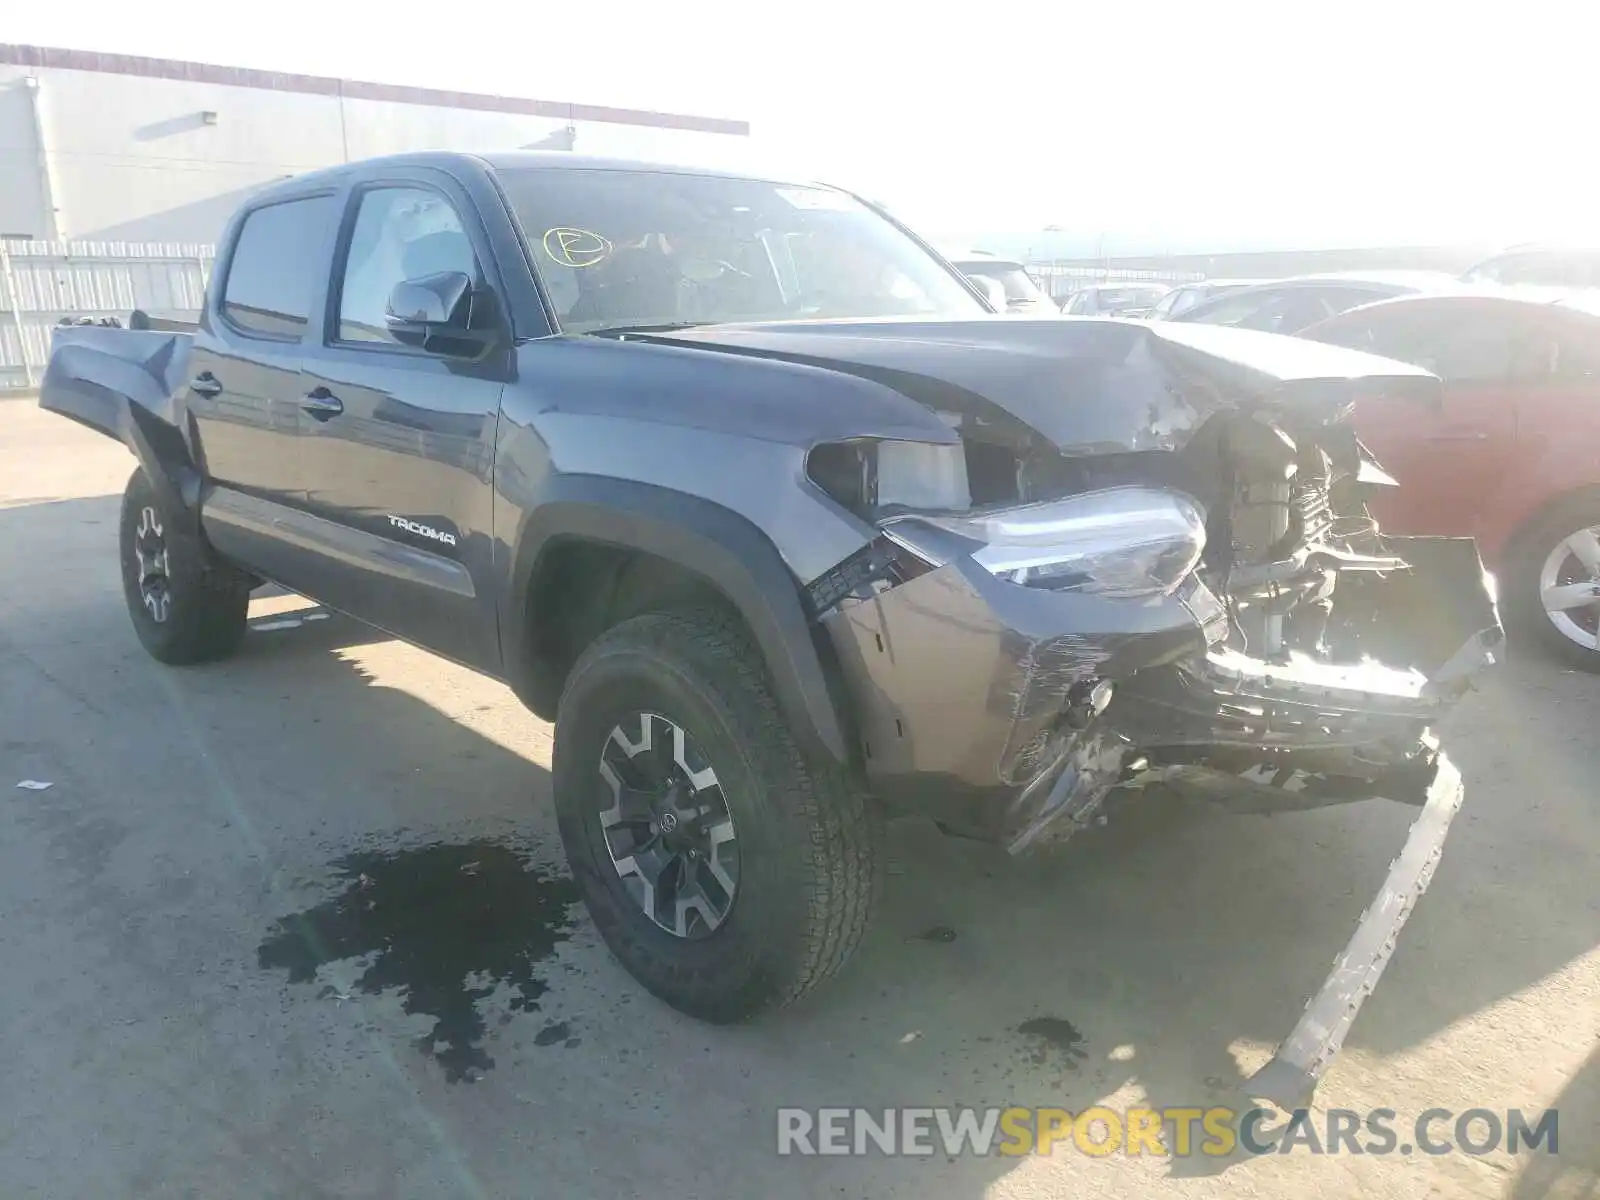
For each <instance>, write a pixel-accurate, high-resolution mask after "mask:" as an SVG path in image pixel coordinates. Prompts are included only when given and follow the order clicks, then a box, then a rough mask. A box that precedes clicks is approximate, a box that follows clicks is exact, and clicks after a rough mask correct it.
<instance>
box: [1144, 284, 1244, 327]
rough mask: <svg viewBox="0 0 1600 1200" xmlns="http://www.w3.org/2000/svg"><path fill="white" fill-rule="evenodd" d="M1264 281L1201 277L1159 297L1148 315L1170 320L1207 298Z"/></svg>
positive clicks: (1210, 298) (1223, 294) (1161, 319)
mask: <svg viewBox="0 0 1600 1200" xmlns="http://www.w3.org/2000/svg"><path fill="white" fill-rule="evenodd" d="M1265 282H1267V281H1266V280H1264V279H1202V280H1200V281H1198V282H1196V283H1185V284H1182V285H1180V286H1178V287H1175V288H1173V289H1172V290H1171V291H1170V292H1168V293H1167V294H1166V295H1165V296H1163V297H1161V300H1160V302H1159V303H1158V304H1156V306H1155V307H1154V308H1152V309H1151V310H1150V316H1151V317H1152V318H1153V319H1155V320H1157V321H1166V320H1170V319H1171V318H1173V317H1175V316H1177V315H1178V314H1179V313H1186V312H1188V311H1189V310H1190V309H1191V308H1194V307H1195V306H1196V305H1198V304H1204V303H1205V302H1206V301H1207V300H1215V299H1216V298H1217V297H1218V296H1226V295H1227V294H1228V293H1229V292H1237V291H1238V290H1240V289H1241V288H1247V287H1256V286H1258V285H1260V284H1262V283H1265Z"/></svg>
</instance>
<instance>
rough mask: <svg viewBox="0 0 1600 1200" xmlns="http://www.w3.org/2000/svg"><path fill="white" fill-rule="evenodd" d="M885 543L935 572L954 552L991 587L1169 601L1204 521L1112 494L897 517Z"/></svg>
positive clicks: (1155, 498) (1156, 493)
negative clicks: (994, 583) (987, 577)
mask: <svg viewBox="0 0 1600 1200" xmlns="http://www.w3.org/2000/svg"><path fill="white" fill-rule="evenodd" d="M882 528H883V532H884V535H885V536H886V537H888V538H890V539H891V540H892V541H894V542H896V543H898V544H899V545H901V546H903V547H905V548H906V549H908V550H910V551H912V552H913V553H915V554H917V555H919V556H920V557H923V558H925V559H927V560H928V561H930V562H933V563H935V565H940V564H942V562H945V561H948V560H949V559H950V558H952V557H955V555H956V554H957V553H966V554H970V555H971V557H972V559H973V561H974V562H976V563H977V564H978V565H979V566H981V567H983V568H984V569H985V570H987V571H989V572H990V573H991V574H993V575H994V576H995V578H997V579H1002V580H1005V581H1006V582H1008V583H1015V584H1021V585H1023V586H1026V587H1037V588H1048V589H1050V590H1053V591H1064V592H1089V593H1094V594H1096V595H1102V596H1114V597H1123V598H1133V597H1140V596H1155V595H1170V594H1171V593H1172V592H1173V591H1175V590H1176V589H1177V587H1178V585H1179V584H1180V583H1182V582H1183V580H1184V579H1185V578H1186V577H1187V576H1188V575H1189V573H1190V572H1191V571H1193V570H1194V568H1195V564H1197V563H1198V562H1199V561H1200V555H1201V552H1202V551H1203V550H1204V549H1205V544H1206V527H1205V514H1204V513H1203V512H1202V511H1201V509H1200V506H1199V505H1198V504H1196V503H1195V502H1194V501H1193V500H1191V499H1190V498H1189V497H1188V496H1185V495H1184V494H1183V493H1181V492H1174V491H1168V490H1166V489H1161V488H1149V487H1115V488H1106V489H1104V490H1102V491H1094V492H1084V493H1082V494H1080V495H1076V496H1067V497H1064V498H1062V499H1060V500H1047V501H1044V502H1041V503H1034V504H1026V505H1021V506H1019V507H1015V508H1006V509H996V510H992V511H990V512H986V513H971V514H952V515H923V514H917V515H915V516H912V515H906V516H899V517H891V518H889V519H888V520H886V521H884V522H883V525H882Z"/></svg>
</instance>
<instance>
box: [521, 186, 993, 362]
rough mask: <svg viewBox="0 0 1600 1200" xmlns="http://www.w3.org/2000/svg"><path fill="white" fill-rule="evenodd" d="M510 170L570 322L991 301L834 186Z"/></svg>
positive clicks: (527, 233) (604, 323) (565, 324)
mask: <svg viewBox="0 0 1600 1200" xmlns="http://www.w3.org/2000/svg"><path fill="white" fill-rule="evenodd" d="M500 180H501V183H502V186H503V187H504V190H505V193H506V196H507V198H508V199H509V201H510V203H511V208H512V211H513V212H514V214H515V215H516V218H517V221H518V222H519V223H520V224H521V226H522V232H523V236H524V237H525V238H526V240H527V244H528V248H529V250H530V252H531V254H532V256H533V259H534V262H535V265H536V266H537V268H538V272H539V276H540V278H541V280H542V281H543V283H544V286H545V291H546V293H547V295H548V296H549V298H550V301H551V303H552V305H553V306H554V308H555V310H556V313H557V315H558V317H559V318H560V321H561V326H562V328H563V330H565V331H567V332H573V333H588V332H595V331H599V330H606V329H612V328H627V327H632V326H640V325H684V324H702V323H714V322H726V321H771V320H785V319H804V318H851V317H888V316H919V317H974V316H980V315H982V314H983V313H984V312H985V311H986V310H985V309H984V307H983V305H982V304H981V303H980V302H979V301H978V299H977V298H976V297H975V296H973V295H972V293H971V292H970V291H968V290H967V288H966V286H965V285H964V284H963V283H962V282H961V281H960V280H959V279H957V278H956V277H955V276H953V275H952V274H951V273H950V272H949V271H947V270H946V269H945V267H944V266H943V264H942V263H940V261H939V260H938V259H936V258H934V257H933V256H932V255H930V254H928V253H927V252H926V251H924V250H923V249H922V248H921V247H920V246H918V245H917V244H916V243H915V242H914V241H912V240H911V239H909V238H907V237H906V236H905V235H904V234H903V233H901V232H900V231H899V230H898V229H897V228H895V226H894V225H892V224H891V223H889V222H888V221H885V220H884V219H883V218H882V217H880V216H878V214H877V213H875V212H873V211H872V210H871V209H869V208H867V207H866V206H864V205H862V204H860V203H859V202H858V201H856V200H854V199H852V198H851V197H850V196H848V195H846V194H845V193H843V192H838V191H834V190H832V189H829V188H816V187H795V186H790V185H785V184H777V183H769V182H764V181H759V180H750V179H733V178H724V177H719V176H708V175H688V174H678V173H675V172H670V171H646V170H590V169H542V170H541V169H527V170H507V171H502V172H501V173H500Z"/></svg>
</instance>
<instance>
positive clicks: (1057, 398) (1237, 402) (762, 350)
mask: <svg viewBox="0 0 1600 1200" xmlns="http://www.w3.org/2000/svg"><path fill="white" fill-rule="evenodd" d="M626 336H627V337H628V338H629V340H633V339H636V338H637V339H639V340H649V341H653V342H659V343H662V344H668V345H674V346H681V347H689V348H698V349H703V350H706V351H708V352H715V353H720V354H738V355H743V356H751V357H758V358H771V359H778V360H782V361H787V362H793V363H802V364H806V365H809V366H815V367H822V368H826V369H829V370H835V371H841V372H845V373H848V374H851V375H855V376H859V377H862V378H866V379H871V380H873V381H875V382H877V383H880V384H883V385H886V386H888V387H891V388H893V389H894V390H895V391H897V392H900V393H901V394H903V395H905V396H907V397H909V398H910V399H912V400H915V401H918V402H919V403H921V404H924V405H926V406H927V407H928V408H930V409H932V410H934V411H936V412H940V413H944V414H949V415H951V416H952V417H958V418H962V419H964V420H975V421H976V422H978V423H979V424H981V425H990V426H996V427H1002V428H997V429H996V432H1003V427H1005V426H1015V424H1016V423H1021V424H1022V425H1024V426H1026V427H1027V428H1028V429H1029V430H1032V431H1033V432H1034V433H1035V434H1037V435H1039V436H1042V437H1044V438H1045V439H1047V440H1048V441H1050V442H1051V443H1053V444H1054V445H1055V446H1057V447H1058V448H1059V449H1060V450H1061V451H1062V452H1064V453H1069V454H1096V453H1116V452H1121V451H1141V450H1177V449H1181V448H1182V446H1183V444H1184V443H1185V442H1186V441H1187V440H1188V436H1189V434H1191V433H1192V432H1193V431H1194V430H1195V429H1197V428H1199V426H1200V425H1202V424H1204V422H1205V420H1206V419H1207V418H1208V417H1210V416H1211V415H1212V414H1213V413H1215V412H1217V411H1219V410H1222V409H1229V408H1234V409H1251V408H1258V409H1264V410H1266V411H1267V412H1269V413H1271V414H1272V415H1274V416H1275V417H1277V418H1279V419H1287V420H1289V421H1291V422H1292V423H1294V424H1297V425H1299V424H1303V423H1306V422H1310V423H1312V424H1316V425H1324V424H1329V423H1332V422H1335V421H1338V420H1341V419H1342V418H1343V417H1344V416H1345V415H1346V414H1347V413H1348V412H1349V410H1350V408H1351V407H1352V406H1353V405H1354V403H1355V402H1356V401H1357V400H1358V399H1359V400H1373V399H1376V398H1378V397H1379V396H1395V395H1397V394H1401V393H1404V394H1406V395H1411V396H1421V397H1424V398H1427V399H1433V400H1435V401H1436V400H1437V397H1438V395H1439V388H1440V383H1439V380H1438V379H1437V378H1435V377H1434V376H1432V375H1430V374H1428V373H1427V372H1426V371H1423V370H1421V369H1420V368H1417V367H1413V366H1408V365H1406V364H1404V363H1398V362H1392V361H1390V360H1389V359H1385V358H1378V357H1376V356H1374V355H1370V354H1363V353H1360V352H1359V351H1355V350H1346V349H1343V348H1340V347H1335V346H1328V345H1323V344H1321V343H1315V342H1308V341H1301V340H1299V339H1297V338H1290V337H1281V336H1279V335H1277V334H1270V333H1258V332H1255V331H1252V330H1243V329H1230V328H1225V327H1222V326H1212V325H1184V324H1169V323H1149V322H1141V321H1122V320H1112V319H1099V318H1059V317H1057V318H1050V319H1044V320H1033V319H1028V318H1024V317H1016V316H995V317H988V318H979V319H974V320H966V321H921V320H909V321H908V320H897V319H888V320H872V321H827V322H821V321H787V322H772V323H762V324H743V325H709V326H701V327H698V328H691V329H683V330H674V331H671V332H663V333H644V332H641V333H639V334H628V335H626Z"/></svg>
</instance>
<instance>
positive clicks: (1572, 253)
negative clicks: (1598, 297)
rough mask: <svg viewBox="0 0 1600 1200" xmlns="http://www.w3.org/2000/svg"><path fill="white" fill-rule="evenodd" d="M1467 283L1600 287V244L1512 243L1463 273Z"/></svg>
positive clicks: (1463, 278) (1462, 276) (1462, 275)
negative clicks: (1506, 248) (1599, 245)
mask: <svg viewBox="0 0 1600 1200" xmlns="http://www.w3.org/2000/svg"><path fill="white" fill-rule="evenodd" d="M1461 278H1462V280H1463V281H1464V282H1466V283H1498V284H1512V285H1516V284H1535V285H1538V286H1540V287H1560V288H1592V287H1600V247H1595V246H1556V245H1537V244H1533V243H1529V244H1527V245H1522V246H1513V247H1511V249H1509V250H1505V251H1502V252H1501V253H1499V254H1496V255H1494V256H1492V257H1490V258H1486V259H1484V260H1483V261H1482V262H1480V263H1475V264H1473V265H1472V266H1471V267H1468V268H1467V269H1466V270H1465V271H1463V272H1462V274H1461Z"/></svg>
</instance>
